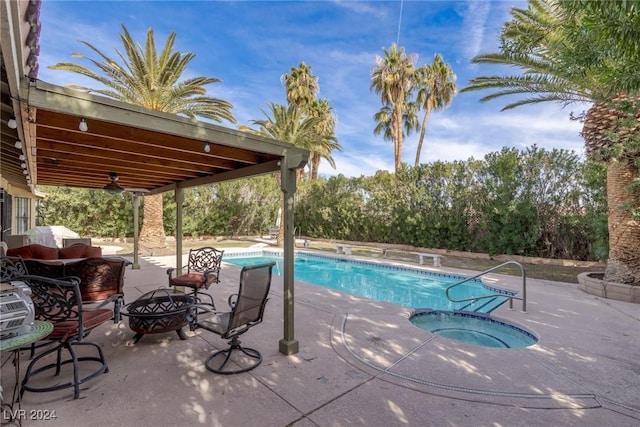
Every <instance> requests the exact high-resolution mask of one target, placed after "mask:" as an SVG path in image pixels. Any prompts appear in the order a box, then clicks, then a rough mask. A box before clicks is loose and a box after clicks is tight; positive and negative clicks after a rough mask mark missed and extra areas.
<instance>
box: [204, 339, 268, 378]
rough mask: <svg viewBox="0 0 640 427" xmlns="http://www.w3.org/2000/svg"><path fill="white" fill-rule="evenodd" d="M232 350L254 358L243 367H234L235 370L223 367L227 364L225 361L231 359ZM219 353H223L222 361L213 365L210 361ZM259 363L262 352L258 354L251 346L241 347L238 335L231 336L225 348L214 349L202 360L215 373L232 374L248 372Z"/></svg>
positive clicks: (219, 354)
mask: <svg viewBox="0 0 640 427" xmlns="http://www.w3.org/2000/svg"><path fill="white" fill-rule="evenodd" d="M234 351H240V352H242V353H243V354H245V355H246V356H248V357H249V358H251V359H254V360H253V361H252V362H250V363H249V364H247V365H245V366H244V367H241V368H240V369H235V370H232V369H225V366H227V363H228V362H229V361H230V359H231V354H232V353H233V352H234ZM221 355H225V357H224V361H223V362H222V363H221V364H219V365H218V367H214V366H213V363H212V362H213V359H215V358H217V357H218V356H221ZM260 363H262V354H260V352H259V351H258V350H256V349H253V348H248V347H242V346H241V345H240V340H238V337H233V338H232V339H231V341H229V347H228V348H225V349H224V350H220V351H216V352H215V353H213V354H212V355H210V356H209V357H208V358H207V360H206V361H205V362H204V365H205V367H206V368H207V369H208V370H209V371H211V372H214V373H216V374H221V375H234V374H240V373H243V372H248V371H250V370H252V369H255V368H257V367H258V365H260Z"/></svg>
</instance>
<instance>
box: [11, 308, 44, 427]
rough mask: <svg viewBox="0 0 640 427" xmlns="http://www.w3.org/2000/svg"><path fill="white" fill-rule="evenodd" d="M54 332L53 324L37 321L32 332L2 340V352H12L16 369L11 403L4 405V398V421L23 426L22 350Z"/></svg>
mask: <svg viewBox="0 0 640 427" xmlns="http://www.w3.org/2000/svg"><path fill="white" fill-rule="evenodd" d="M52 331H53V323H51V322H45V321H42V320H35V321H34V322H33V326H32V327H31V331H30V332H27V333H26V334H22V335H17V336H15V337H11V338H7V339H4V340H0V352H2V353H4V352H5V351H7V352H8V351H10V352H12V355H13V366H14V367H15V377H16V378H15V386H14V388H13V395H12V397H11V403H4V396H3V402H2V421H3V423H4V422H15V421H18V425H22V418H24V417H23V414H22V405H21V398H20V391H19V388H20V349H21V348H23V347H26V346H28V345H30V344H32V343H34V342H36V341H39V340H41V339H43V338H46V337H47V336H48V335H49V334H50V333H51V332H52ZM16 394H17V396H18V397H17V402H18V409H14V407H13V404H14V403H15V402H16Z"/></svg>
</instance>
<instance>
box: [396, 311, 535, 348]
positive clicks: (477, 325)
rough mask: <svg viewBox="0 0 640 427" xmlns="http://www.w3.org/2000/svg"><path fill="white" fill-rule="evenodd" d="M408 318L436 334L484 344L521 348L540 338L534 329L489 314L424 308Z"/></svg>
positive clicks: (484, 345)
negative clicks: (496, 318) (500, 319)
mask: <svg viewBox="0 0 640 427" xmlns="http://www.w3.org/2000/svg"><path fill="white" fill-rule="evenodd" d="M409 320H410V321H411V323H413V324H414V325H416V326H417V327H419V328H421V329H424V330H426V331H429V332H431V333H433V334H436V335H439V336H442V337H445V338H449V339H452V340H456V341H460V342H464V343H466V344H472V345H478V346H482V347H496V348H521V347H529V346H531V345H533V344H535V343H537V342H538V338H536V336H535V335H533V334H532V333H531V332H529V331H526V330H524V329H522V328H520V327H517V326H514V325H511V324H509V323H505V322H501V321H499V320H495V319H492V318H491V317H489V315H486V314H480V313H469V312H463V311H443V310H428V309H425V310H416V311H415V312H414V313H413V314H412V315H411V317H410V318H409Z"/></svg>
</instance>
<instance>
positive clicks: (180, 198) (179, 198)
mask: <svg viewBox="0 0 640 427" xmlns="http://www.w3.org/2000/svg"><path fill="white" fill-rule="evenodd" d="M175 198H176V268H177V269H178V271H180V270H181V269H182V204H183V203H184V190H183V189H182V188H179V187H178V188H176V190H175Z"/></svg>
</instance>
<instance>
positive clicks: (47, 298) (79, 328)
mask: <svg viewBox="0 0 640 427" xmlns="http://www.w3.org/2000/svg"><path fill="white" fill-rule="evenodd" d="M20 280H23V281H24V282H25V283H27V284H28V285H29V287H30V288H31V299H32V300H33V305H34V308H35V312H36V319H39V320H44V321H48V322H51V323H53V331H52V332H51V334H50V335H49V336H48V337H47V340H51V341H52V342H53V343H55V344H57V345H55V346H54V347H52V348H50V349H48V350H46V351H44V352H42V353H40V354H38V355H37V356H36V357H35V358H33V359H32V360H31V362H30V363H29V366H28V367H27V371H26V373H25V376H24V380H23V381H22V387H21V390H20V395H21V396H22V394H24V392H25V391H33V392H47V391H54V390H62V389H65V388H73V390H74V392H73V398H74V399H77V398H78V397H79V396H80V385H81V384H84V383H85V382H87V381H89V380H90V379H92V378H95V377H96V376H98V375H100V374H103V373H106V372H109V368H108V366H107V362H106V360H105V358H104V354H103V352H102V349H101V348H100V346H99V345H98V344H96V343H93V342H89V341H85V340H84V338H85V337H86V336H87V335H89V333H90V332H91V331H92V330H93V329H95V328H96V327H97V326H100V325H101V324H103V323H105V322H108V321H109V320H111V319H112V318H113V310H111V309H109V308H100V309H83V307H82V296H81V293H80V279H79V278H77V277H64V278H60V279H50V278H47V277H42V276H23V277H21V278H20ZM77 346H92V347H95V349H96V350H97V356H78V355H77V354H76V351H75V348H74V347H77ZM62 350H67V352H68V353H69V358H68V359H64V360H63V359H62ZM54 352H56V353H57V355H56V360H55V362H54V363H49V364H45V363H46V362H45V361H43V363H39V362H40V361H42V359H43V358H45V357H46V356H47V355H49V354H51V353H54ZM83 362H93V363H97V368H95V369H93V370H92V371H91V372H90V373H89V374H86V375H84V376H83V377H82V378H81V377H80V366H79V364H80V363H83ZM69 363H72V364H73V378H72V379H71V380H70V381H68V382H62V383H60V382H57V383H56V384H54V385H49V386H45V385H37V386H33V385H32V384H30V382H31V380H33V379H34V377H36V376H39V374H42V373H44V372H46V371H49V370H52V369H55V372H54V375H55V376H57V375H59V374H60V369H61V367H62V365H65V364H69ZM39 378H40V379H41V378H42V376H39Z"/></svg>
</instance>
